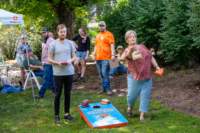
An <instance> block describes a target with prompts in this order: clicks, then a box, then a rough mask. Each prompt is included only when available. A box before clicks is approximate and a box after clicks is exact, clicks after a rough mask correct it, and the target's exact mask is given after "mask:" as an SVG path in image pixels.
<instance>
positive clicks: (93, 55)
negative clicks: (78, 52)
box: [90, 52, 95, 60]
mask: <svg viewBox="0 0 200 133" xmlns="http://www.w3.org/2000/svg"><path fill="white" fill-rule="evenodd" d="M90 56H91V58H92V60H95V53H94V52H93V53H92V54H91V55H90Z"/></svg>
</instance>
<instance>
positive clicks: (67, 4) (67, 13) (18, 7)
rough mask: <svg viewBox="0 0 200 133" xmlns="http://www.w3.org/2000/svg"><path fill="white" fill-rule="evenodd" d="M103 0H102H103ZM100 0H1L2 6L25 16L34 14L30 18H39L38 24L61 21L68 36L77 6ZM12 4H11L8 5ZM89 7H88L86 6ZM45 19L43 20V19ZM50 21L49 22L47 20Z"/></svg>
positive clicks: (72, 25)
mask: <svg viewBox="0 0 200 133" xmlns="http://www.w3.org/2000/svg"><path fill="white" fill-rule="evenodd" d="M103 1H104V0H103ZM103 1H102V0H43V1H40V0H23V1H22V0H15V1H12V0H10V1H6V0H4V1H2V3H4V7H7V8H8V9H11V10H15V11H18V12H19V13H23V14H25V15H26V16H28V17H30V16H34V18H33V17H31V18H32V19H37V18H38V17H39V18H40V19H39V20H38V21H39V22H41V23H40V24H42V25H45V23H47V24H48V25H49V26H52V25H53V26H55V25H57V24H59V23H63V24H65V25H66V26H67V27H68V33H69V34H68V37H71V36H72V35H73V31H74V26H75V18H76V16H75V11H76V9H77V8H80V7H86V6H90V5H91V4H96V3H98V2H103ZM10 4H12V5H10ZM88 8H89V7H88ZM44 20H45V21H44ZM48 21H50V22H48Z"/></svg>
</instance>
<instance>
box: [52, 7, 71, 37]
mask: <svg viewBox="0 0 200 133" xmlns="http://www.w3.org/2000/svg"><path fill="white" fill-rule="evenodd" d="M55 12H56V14H57V16H58V21H59V24H65V25H66V26H67V38H69V39H71V38H72V36H73V34H74V28H73V22H74V9H70V8H68V7H67V5H65V4H63V3H60V4H59V5H58V6H56V7H55Z"/></svg>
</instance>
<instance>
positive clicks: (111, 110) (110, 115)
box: [79, 102, 128, 128]
mask: <svg viewBox="0 0 200 133" xmlns="http://www.w3.org/2000/svg"><path fill="white" fill-rule="evenodd" d="M94 106H100V108H94ZM79 110H80V115H81V117H82V118H83V119H84V120H85V122H86V123H87V124H88V126H89V127H91V128H113V127H121V126H126V125H127V124H128V120H127V119H126V118H125V117H124V116H123V115H122V114H121V113H120V112H119V111H118V110H117V109H116V108H115V107H114V106H113V105H112V103H109V104H101V103H99V102H97V103H90V104H89V106H88V107H83V106H81V105H80V106H79Z"/></svg>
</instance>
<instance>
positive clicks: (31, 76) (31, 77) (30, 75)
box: [23, 51, 40, 101]
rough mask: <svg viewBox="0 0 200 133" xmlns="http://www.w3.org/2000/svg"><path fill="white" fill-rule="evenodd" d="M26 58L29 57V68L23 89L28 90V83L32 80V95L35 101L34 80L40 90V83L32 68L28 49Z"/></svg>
mask: <svg viewBox="0 0 200 133" xmlns="http://www.w3.org/2000/svg"><path fill="white" fill-rule="evenodd" d="M26 53H27V54H26V58H27V62H28V69H27V70H26V73H27V74H26V80H25V83H24V87H23V90H26V89H27V83H28V81H29V80H30V81H31V88H32V96H33V99H34V101H35V88H34V86H33V80H34V81H35V83H36V86H37V88H38V90H40V84H39V82H38V79H37V77H36V74H35V73H34V71H33V70H32V69H31V68H30V66H29V65H30V62H29V58H28V51H26Z"/></svg>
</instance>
